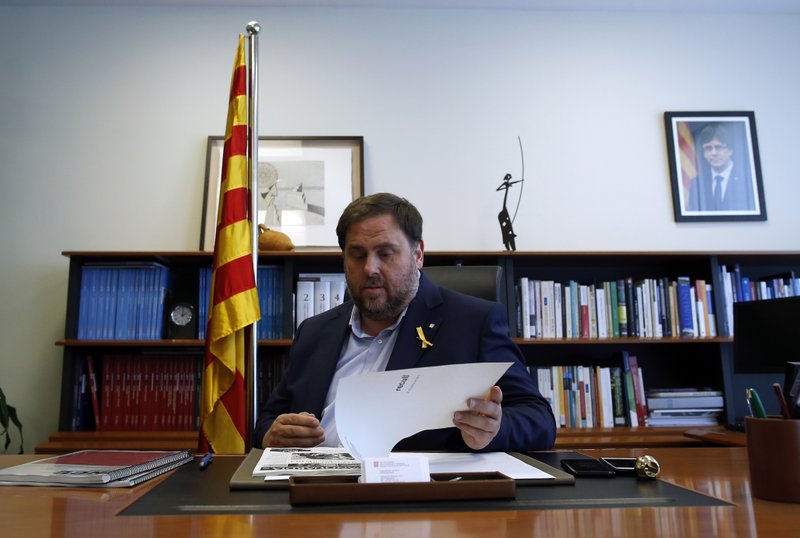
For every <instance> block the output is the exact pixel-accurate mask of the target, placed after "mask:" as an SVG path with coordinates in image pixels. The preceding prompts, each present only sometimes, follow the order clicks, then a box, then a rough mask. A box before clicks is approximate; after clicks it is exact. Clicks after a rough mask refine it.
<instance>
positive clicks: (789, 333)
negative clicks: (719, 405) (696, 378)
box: [733, 297, 800, 380]
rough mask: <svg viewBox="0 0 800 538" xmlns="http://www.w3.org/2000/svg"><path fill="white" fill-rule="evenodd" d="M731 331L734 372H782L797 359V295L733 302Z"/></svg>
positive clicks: (799, 301) (799, 302)
mask: <svg viewBox="0 0 800 538" xmlns="http://www.w3.org/2000/svg"><path fill="white" fill-rule="evenodd" d="M733 331H734V332H733V368H734V371H735V372H736V373H737V374H781V375H783V374H784V373H785V372H786V363H787V362H788V361H798V360H800V297H784V298H780V299H769V300H765V301H745V302H738V303H734V305H733ZM781 380H782V379H781Z"/></svg>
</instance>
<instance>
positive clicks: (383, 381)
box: [336, 362, 512, 461]
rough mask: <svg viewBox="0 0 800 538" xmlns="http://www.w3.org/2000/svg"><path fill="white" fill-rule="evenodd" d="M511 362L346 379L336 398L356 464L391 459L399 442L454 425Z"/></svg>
mask: <svg viewBox="0 0 800 538" xmlns="http://www.w3.org/2000/svg"><path fill="white" fill-rule="evenodd" d="M511 364H512V363H510V362H481V363H468V364H449V365H445V366H431V367H427V368H411V369H407V370H390V371H386V372H373V373H369V374H364V375H359V376H351V377H346V378H344V379H342V380H341V381H339V387H338V390H337V393H336V429H337V431H338V433H339V439H340V440H341V441H342V444H343V445H344V447H345V448H346V449H347V451H348V452H349V453H350V454H352V455H353V457H355V458H356V459H357V460H359V461H360V460H362V459H364V458H369V457H373V458H380V457H385V456H388V455H389V453H390V452H391V450H392V447H393V446H394V445H395V444H397V442H398V441H400V440H401V439H404V438H406V437H408V436H410V435H414V434H415V433H418V432H420V431H423V430H431V429H437V428H449V427H452V426H453V413H455V412H456V411H460V410H465V409H467V399H469V398H484V397H486V395H487V394H488V391H489V389H490V388H491V387H492V386H493V385H495V384H496V383H497V380H499V379H500V377H501V376H502V375H503V374H504V373H505V371H506V370H508V368H509V367H510V366H511Z"/></svg>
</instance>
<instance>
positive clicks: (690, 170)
mask: <svg viewBox="0 0 800 538" xmlns="http://www.w3.org/2000/svg"><path fill="white" fill-rule="evenodd" d="M678 152H679V154H680V160H681V182H682V183H683V192H685V193H687V198H686V204H687V207H688V203H689V199H688V193H689V185H690V183H691V181H692V178H694V177H697V174H698V169H697V151H696V150H695V145H694V135H693V134H692V130H691V129H690V128H689V122H687V121H679V122H678Z"/></svg>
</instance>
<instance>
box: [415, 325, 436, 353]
mask: <svg viewBox="0 0 800 538" xmlns="http://www.w3.org/2000/svg"><path fill="white" fill-rule="evenodd" d="M417 338H419V339H420V340H421V341H422V349H425V348H426V347H429V346H430V347H433V343H431V342H428V339H427V338H425V333H424V332H422V327H417Z"/></svg>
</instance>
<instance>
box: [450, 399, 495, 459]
mask: <svg viewBox="0 0 800 538" xmlns="http://www.w3.org/2000/svg"><path fill="white" fill-rule="evenodd" d="M502 401H503V391H502V390H500V387H498V386H497V385H495V386H494V387H492V388H491V389H489V395H488V396H487V397H486V398H485V399H483V400H482V399H480V398H470V399H469V400H468V401H467V405H469V409H468V410H466V411H456V412H455V413H454V414H453V424H455V426H456V428H458V429H459V430H461V437H463V438H464V442H465V443H466V444H467V446H468V447H470V448H471V449H473V450H480V449H482V448H485V447H486V445H488V444H489V443H490V442H491V441H492V439H494V437H495V435H497V432H498V431H500V422H502V420H503V408H502V407H501V406H500V404H501V403H502Z"/></svg>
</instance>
